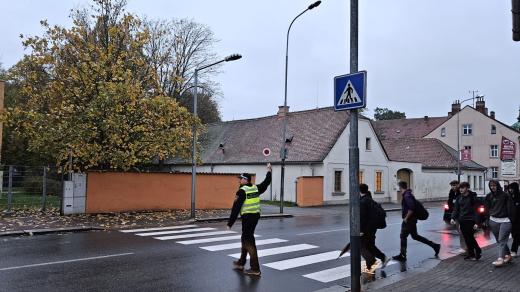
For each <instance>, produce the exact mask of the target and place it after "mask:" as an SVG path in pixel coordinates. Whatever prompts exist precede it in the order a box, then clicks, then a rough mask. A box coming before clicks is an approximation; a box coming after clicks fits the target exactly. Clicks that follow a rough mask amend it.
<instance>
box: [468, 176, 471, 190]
mask: <svg viewBox="0 0 520 292" xmlns="http://www.w3.org/2000/svg"><path fill="white" fill-rule="evenodd" d="M467 182H468V184H469V189H470V190H471V175H468V180H467Z"/></svg>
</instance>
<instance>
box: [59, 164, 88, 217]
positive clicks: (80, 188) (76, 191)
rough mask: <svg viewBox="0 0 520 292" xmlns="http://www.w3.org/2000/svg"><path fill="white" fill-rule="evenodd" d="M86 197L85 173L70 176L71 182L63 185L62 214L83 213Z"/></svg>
mask: <svg viewBox="0 0 520 292" xmlns="http://www.w3.org/2000/svg"><path fill="white" fill-rule="evenodd" d="M86 196H87V175H86V174H85V173H74V174H72V181H65V182H64V184H63V214H64V215H70V214H83V213H85V202H86Z"/></svg>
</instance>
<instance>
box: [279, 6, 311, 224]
mask: <svg viewBox="0 0 520 292" xmlns="http://www.w3.org/2000/svg"><path fill="white" fill-rule="evenodd" d="M308 10H309V8H307V9H305V10H304V11H303V12H301V13H300V14H298V15H297V16H296V17H295V18H294V19H293V20H292V21H291V24H289V28H288V29H287V40H286V43H285V87H284V92H285V94H284V101H283V110H287V71H288V69H289V33H290V32H291V27H292V25H293V23H294V21H295V20H296V19H297V18H298V17H300V16H301V15H302V14H304V13H305V12H307V11H308ZM288 114H289V113H288V112H285V114H284V117H283V126H282V149H281V153H280V157H281V158H282V164H281V170H280V214H282V213H283V198H284V186H285V159H286V158H287V149H286V146H287V145H286V143H285V138H286V137H285V135H286V134H287V116H288Z"/></svg>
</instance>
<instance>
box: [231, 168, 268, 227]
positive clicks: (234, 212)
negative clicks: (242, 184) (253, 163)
mask: <svg viewBox="0 0 520 292" xmlns="http://www.w3.org/2000/svg"><path fill="white" fill-rule="evenodd" d="M270 184H271V172H270V171H268V172H267V174H266V175H265V179H264V181H263V182H261V183H260V184H258V185H256V186H257V187H258V194H259V195H260V194H262V193H263V192H265V191H266V190H267V187H268V186H269V185H270ZM248 186H252V184H248ZM245 200H246V192H245V191H244V190H242V189H240V188H239V189H238V191H237V193H236V195H235V202H233V208H232V209H231V215H230V216H229V220H228V224H227V225H228V226H229V227H231V226H233V224H235V221H236V220H237V218H238V214H240V209H242V205H243V204H244V201H245Z"/></svg>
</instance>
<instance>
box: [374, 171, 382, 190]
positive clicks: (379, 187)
mask: <svg viewBox="0 0 520 292" xmlns="http://www.w3.org/2000/svg"><path fill="white" fill-rule="evenodd" d="M382 192H383V172H382V171H380V170H378V171H376V193H382Z"/></svg>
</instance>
